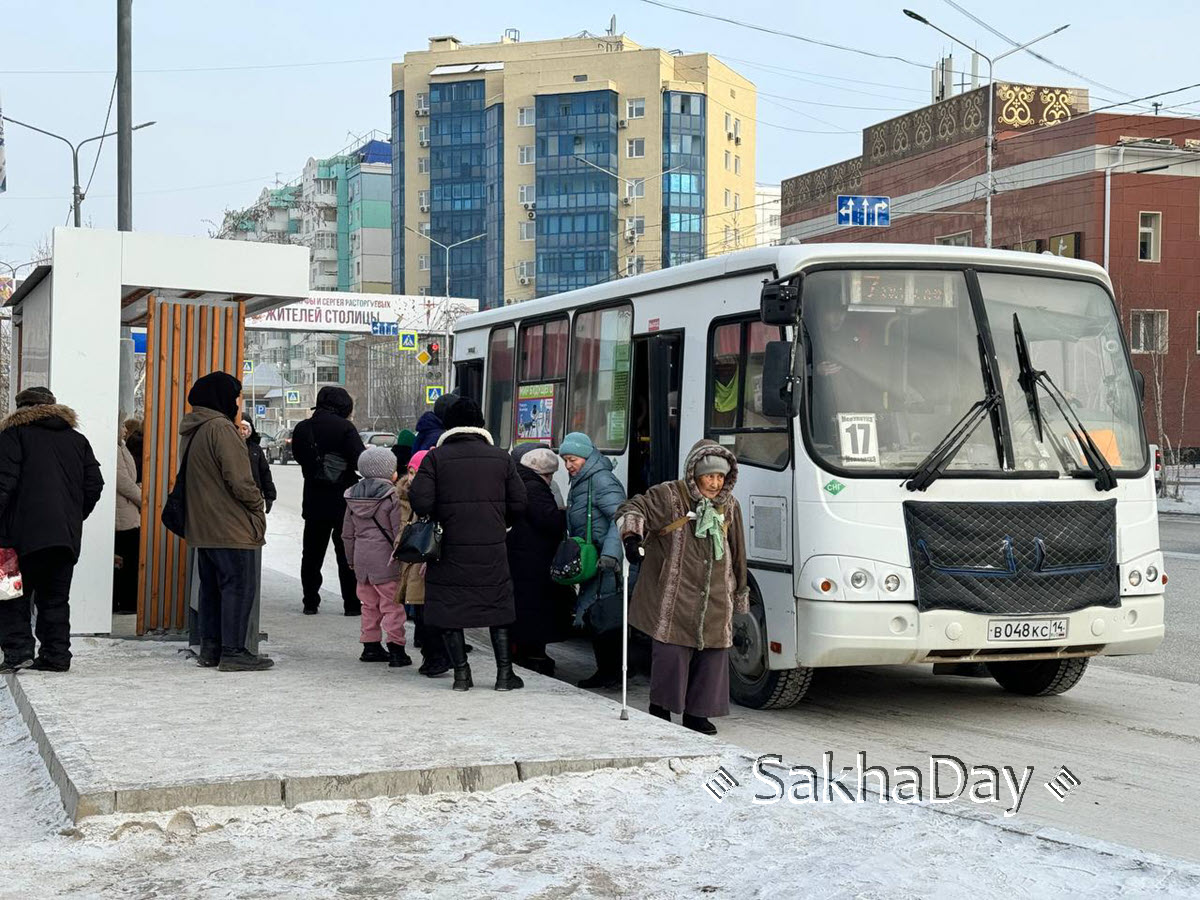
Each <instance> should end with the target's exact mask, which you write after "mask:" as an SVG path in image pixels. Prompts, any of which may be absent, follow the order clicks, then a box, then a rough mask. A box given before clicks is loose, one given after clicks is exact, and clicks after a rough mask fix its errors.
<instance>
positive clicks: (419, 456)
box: [408, 450, 429, 469]
mask: <svg viewBox="0 0 1200 900" xmlns="http://www.w3.org/2000/svg"><path fill="white" fill-rule="evenodd" d="M428 455H429V451H428V450H418V451H417V452H416V453H414V454H413V455H412V459H410V460H409V461H408V467H409V468H410V469H420V468H421V460H423V459H424V458H425V457H426V456H428Z"/></svg>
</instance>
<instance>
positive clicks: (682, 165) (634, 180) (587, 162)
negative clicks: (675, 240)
mask: <svg viewBox="0 0 1200 900" xmlns="http://www.w3.org/2000/svg"><path fill="white" fill-rule="evenodd" d="M575 159H577V160H578V161H579V162H581V163H583V164H585V165H588V166H591V167H592V168H593V169H599V170H600V171H601V172H603V173H604V174H605V175H611V176H612V177H613V178H615V179H617V181H621V182H624V183H625V187H626V188H627V189H628V188H629V187H631V186H632V185H635V184H645V183H646V179H645V178H625V177H624V176H622V175H618V174H617V173H616V172H614V171H613V170H612V169H606V168H604V166H598V165H596V164H595V163H594V162H592V161H591V160H590V159H584V158H583V157H582V156H580V155H579V154H578V153H576V154H575ZM686 166H687V163H680V164H679V165H677V166H671V168H669V169H664V170H663V171H661V172H659V173H658V174H657V175H655V176H652V177H654V178H662V177H663V176H664V175H670V174H671V173H672V172H674V171H676V170H678V169H682V168H685V167H686ZM626 193H627V195H628V196H629V197H630V198H631V199H632V200H633V203H632V204H631V206H632V209H633V211H632V212H631V213H630V214H629V217H630V218H631V219H636V218H637V202H638V195H637V193H636V192H635V191H629V190H627V191H626ZM637 241H638V233H637V231H636V230H635V231H634V232H633V258H634V259H635V260H636V259H637ZM618 270H619V266H618Z"/></svg>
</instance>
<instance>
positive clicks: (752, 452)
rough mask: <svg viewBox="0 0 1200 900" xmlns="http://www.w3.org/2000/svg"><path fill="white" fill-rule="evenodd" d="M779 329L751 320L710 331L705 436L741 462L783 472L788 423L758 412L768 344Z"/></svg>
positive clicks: (717, 326)
mask: <svg viewBox="0 0 1200 900" xmlns="http://www.w3.org/2000/svg"><path fill="white" fill-rule="evenodd" d="M782 337H783V334H782V330H781V329H779V328H777V327H773V326H770V325H764V324H763V323H762V322H760V321H758V319H757V318H754V319H740V320H737V321H732V322H729V321H726V322H724V323H721V324H718V325H716V326H715V327H714V328H713V329H712V330H711V331H710V332H709V338H708V340H709V345H708V384H709V396H708V413H707V415H706V416H705V423H706V432H705V434H706V436H707V437H710V438H712V439H713V440H715V441H717V442H718V443H719V444H721V445H722V446H723V447H727V448H728V449H730V450H732V451H733V452H734V453H735V454H736V455H737V458H738V461H739V462H744V463H749V464H750V465H758V466H765V467H767V468H771V469H782V468H784V467H785V466H786V465H787V462H788V453H789V443H788V422H787V419H774V418H769V417H767V416H764V415H763V413H762V375H763V359H764V357H765V355H766V350H767V342H768V341H777V340H781V339H782Z"/></svg>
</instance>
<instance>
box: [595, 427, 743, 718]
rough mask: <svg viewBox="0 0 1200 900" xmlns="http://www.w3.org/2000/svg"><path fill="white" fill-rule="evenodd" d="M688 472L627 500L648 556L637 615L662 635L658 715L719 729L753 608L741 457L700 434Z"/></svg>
mask: <svg viewBox="0 0 1200 900" xmlns="http://www.w3.org/2000/svg"><path fill="white" fill-rule="evenodd" d="M684 473H685V474H684V477H683V479H681V480H679V481H668V482H664V483H662V484H656V485H655V486H654V487H652V488H650V489H649V490H648V491H646V493H644V494H639V495H638V496H636V497H632V498H630V499H629V500H628V501H627V502H625V503H623V504H622V505H621V509H620V511H619V513H618V515H619V517H620V518H619V519H618V526H617V527H618V528H619V530H620V533H621V540H622V543H623V544H624V545H625V555H626V558H627V559H628V560H629V561H630V562H631V563H641V574H640V575H639V576H638V581H637V587H636V588H635V589H634V592H633V599H632V600H631V602H630V607H629V622H630V624H631V625H633V627H634V628H636V629H638V630H639V631H642V632H645V633H646V634H647V635H649V636H650V637H651V638H652V639H653V650H652V655H651V662H650V713H651V714H652V715H655V716H658V717H659V718H661V719H666V720H667V721H670V719H671V713H683V725H684V727H686V728H690V729H692V730H693V731H698V732H700V733H701V734H716V733H717V729H716V726H714V725H713V724H712V722H710V721H709V718H710V717H712V716H724V715H728V714H729V646H730V644H732V643H733V616H734V613H746V612H748V611H749V597H750V589H749V587H748V584H747V580H746V539H745V533H744V532H743V530H742V510H741V507H740V506H739V505H738V502H737V499H736V498H735V497H734V496H733V487H734V485H735V484H737V473H738V466H737V457H736V456H734V454H733V453H731V452H730V451H729V450H727V449H725V448H724V447H722V446H721V445H720V444H717V443H716V442H715V441H709V440H702V441H698V442H697V443H696V444H695V445H694V446H693V447H692V449H691V451H690V452H689V453H688V457H687V462H686V464H685V468H684Z"/></svg>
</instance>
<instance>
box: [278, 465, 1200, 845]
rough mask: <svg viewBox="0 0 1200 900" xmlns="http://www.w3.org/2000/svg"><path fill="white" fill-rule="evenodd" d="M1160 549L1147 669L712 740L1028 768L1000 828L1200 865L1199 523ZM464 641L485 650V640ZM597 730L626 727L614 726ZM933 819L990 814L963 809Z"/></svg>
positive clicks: (881, 704)
mask: <svg viewBox="0 0 1200 900" xmlns="http://www.w3.org/2000/svg"><path fill="white" fill-rule="evenodd" d="M273 471H274V473H275V477H276V479H277V482H278V484H279V489H280V500H279V505H280V506H282V507H283V509H284V510H286V511H287V515H286V516H283V517H280V518H279V519H278V522H279V528H280V532H281V533H280V534H279V535H278V537H277V540H278V541H279V542H280V543H282V544H284V545H285V546H282V547H280V546H279V545H278V544H277V548H278V549H277V550H276V551H275V552H276V553H283V554H285V555H286V554H288V553H294V555H295V557H296V559H295V562H294V563H293V565H294V567H298V557H299V542H298V541H297V540H295V537H296V536H295V535H293V534H291V533H290V530H291V528H293V527H294V523H293V525H288V524H287V522H288V520H289V519H291V520H294V517H295V516H298V515H299V497H300V479H299V472H298V470H297V469H296V467H294V466H290V467H279V466H276V467H274V470H273ZM274 533H275V532H274V530H272V534H274ZM1161 536H1162V545H1163V548H1164V550H1165V551H1166V552H1167V563H1166V570H1167V574H1168V576H1169V577H1170V583H1169V585H1168V594H1167V638H1166V640H1165V642H1164V644H1163V646H1162V648H1161V649H1160V650H1159V651H1158V652H1157V653H1155V654H1153V655H1151V656H1147V657H1126V658H1108V659H1099V660H1096V661H1094V662H1093V664H1092V665H1091V666H1090V668H1089V671H1088V672H1087V673H1086V674H1085V675H1084V678H1083V680H1082V681H1081V682H1080V683H1079V684H1078V685H1077V686H1076V687H1075V688H1074V689H1073V690H1071V691H1070V692H1068V693H1066V694H1063V695H1061V696H1058V697H1045V698H1025V697H1017V696H1014V695H1012V694H1007V693H1005V692H1003V691H1002V690H1000V688H999V687H998V686H997V685H996V684H995V682H993V681H992V680H991V679H988V678H962V677H955V676H935V675H933V674H932V672H931V667H929V666H903V667H877V668H853V669H826V670H822V671H820V672H818V674H817V677H816V678H815V679H814V682H813V686H812V688H811V689H810V691H809V694H808V696H807V697H806V698H805V699H804V700H803V701H802V702H801V703H800V704H798V705H797V706H795V707H793V708H791V709H786V710H753V709H745V708H742V707H738V706H733V707H732V709H731V712H730V715H729V716H728V717H725V718H723V719H720V720H718V726H719V728H720V731H721V735H720V736H721V737H722V738H724V739H727V740H729V741H732V742H733V743H736V744H738V745H740V746H742V747H744V748H746V749H747V750H749V751H751V752H752V753H754V754H766V753H775V754H779V755H780V756H782V758H783V761H784V764H785V765H798V764H807V765H815V766H817V767H818V770H819V767H820V765H821V756H822V754H823V753H824V752H826V751H829V752H832V753H833V754H834V757H833V758H834V766H835V769H834V770H835V772H836V771H837V770H838V769H840V768H841V767H842V766H851V765H853V764H854V763H855V755H856V754H857V753H858V752H859V751H862V752H863V753H865V754H866V761H867V764H868V765H872V766H874V765H882V766H886V767H894V766H900V765H906V766H918V767H920V768H921V769H922V770H923V771H928V769H929V765H930V756H931V755H932V754H938V755H945V754H952V755H954V756H957V757H958V758H959V759H961V760H962V761H963V763H964V764H965V765H966V766H968V767H971V766H982V765H988V766H993V767H1001V766H1011V767H1013V768H1014V769H1016V770H1017V771H1018V772H1020V771H1023V770H1024V769H1025V767H1027V766H1033V767H1034V774H1033V776H1032V777H1031V779H1030V786H1029V788H1028V790H1027V793H1026V794H1025V800H1024V803H1023V805H1022V806H1021V809H1020V811H1019V812H1018V813H1017V814H1016V818H1014V819H1012V820H1008V821H1016V822H1018V823H1020V824H1023V825H1031V824H1032V825H1035V826H1038V827H1044V828H1047V829H1050V833H1053V830H1054V829H1063V830H1066V831H1068V832H1072V833H1074V834H1079V835H1085V836H1090V837H1093V838H1099V839H1102V840H1107V841H1112V842H1114V843H1118V844H1124V845H1128V846H1132V847H1135V848H1139V849H1141V850H1144V851H1151V852H1157V853H1162V854H1166V855H1169V856H1176V857H1183V858H1187V859H1191V860H1196V861H1200V840H1198V839H1197V835H1200V805H1197V804H1192V803H1190V802H1188V801H1187V800H1186V797H1187V791H1188V790H1189V787H1190V785H1191V784H1192V783H1193V781H1194V778H1195V772H1196V771H1198V770H1200V676H1198V672H1197V670H1198V668H1200V665H1198V651H1200V520H1193V519H1184V518H1166V517H1164V518H1163V519H1162V522H1161ZM275 558H277V559H281V558H282V557H275ZM294 571H295V568H293V572H294ZM266 624H267V625H268V627H269V623H266ZM472 641H473V642H475V643H476V644H479V645H482V646H483V647H486V646H487V637H486V635H485V634H483V633H477V634H474V635H473V636H472ZM551 655H552V656H554V657H555V658H556V659H557V660H558V662H559V671H558V676H559V677H561V678H563V679H565V680H576V679H578V678H580V677H583V676H584V675H587V674H589V673H590V672H591V669H592V666H591V653H590V648H589V646H588V645H587V643H585V642H583V641H570V642H565V643H561V644H555V645H553V646H552V647H551ZM475 669H476V671H475V682H476V684H477V686H479V687H480V688H486V686H487V683H488V681H489V679H490V675H491V672H490V671H488V669H489V662H488V660H487V659H486V658H485V657H484V656H483V653H480V654H479V657H477V662H476V663H475ZM447 689H449V684H448V683H447ZM647 695H648V685H647V681H646V679H645V677H644V676H641V675H638V676H635V677H633V678H632V679H631V683H630V704H631V705H632V706H635V707H637V708H640V709H645V708H646V704H647V702H648V697H647ZM597 727H612V728H619V727H621V723H620V721H619V720H617V719H616V717H615V716H614V717H613V719H612V721H611V722H597ZM1060 766H1066V767H1067V768H1068V769H1070V771H1071V772H1072V774H1073V775H1074V776H1075V777H1076V778H1078V780H1079V782H1080V784H1079V786H1078V787H1076V788H1074V789H1073V790H1072V791H1071V793H1070V794H1068V795H1067V797H1066V799H1065V800H1063V801H1061V802H1060V801H1059V800H1057V799H1056V798H1055V797H1054V796H1053V795H1052V794H1051V793H1050V792H1049V791H1048V790H1047V789H1046V788H1045V783H1046V782H1047V781H1048V780H1050V778H1052V777H1053V776H1054V775H1055V774H1056V772H1057V771H1058V769H1059V767H1060ZM940 808H942V809H947V810H951V811H954V812H961V813H965V814H972V815H975V814H979V811H980V810H982V809H985V808H984V807H977V806H975V805H974V804H971V803H967V802H966V801H959V802H956V803H955V804H951V805H950V806H947V807H940ZM986 809H987V810H988V811H989V813H991V812H992V811H993V810H994V814H995V815H1000V812H999V809H997V808H994V807H988V808H986Z"/></svg>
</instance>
